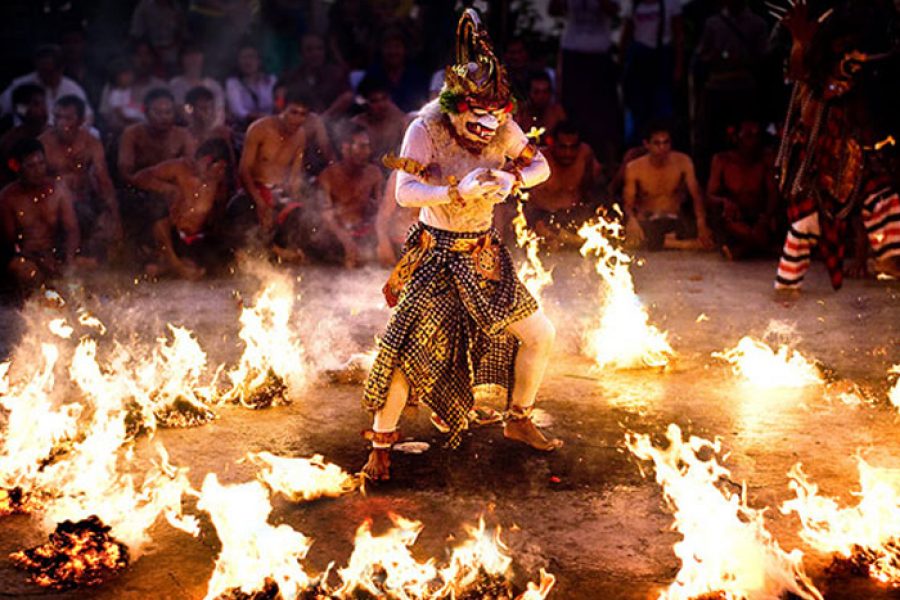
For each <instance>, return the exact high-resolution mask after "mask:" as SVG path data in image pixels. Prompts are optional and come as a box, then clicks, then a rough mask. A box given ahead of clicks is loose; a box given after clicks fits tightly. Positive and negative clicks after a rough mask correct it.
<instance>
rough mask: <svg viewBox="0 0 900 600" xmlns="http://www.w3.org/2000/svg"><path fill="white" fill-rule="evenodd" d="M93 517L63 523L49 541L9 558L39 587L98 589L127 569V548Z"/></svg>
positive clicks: (15, 553)
mask: <svg viewBox="0 0 900 600" xmlns="http://www.w3.org/2000/svg"><path fill="white" fill-rule="evenodd" d="M109 530H110V529H109V527H108V526H107V525H104V524H103V522H102V521H101V520H100V519H99V518H97V517H96V516H91V517H88V518H87V519H83V520H81V521H78V522H73V521H64V522H62V523H60V524H59V525H58V526H57V527H56V531H54V532H53V533H51V534H50V540H49V541H48V542H47V543H45V544H41V545H40V546H36V547H34V548H31V549H28V550H20V551H19V552H14V553H13V554H11V555H10V559H11V560H12V562H13V564H14V565H15V566H16V567H18V568H20V569H23V570H25V571H27V572H28V573H29V577H28V580H29V581H32V582H34V583H36V584H38V585H40V586H42V587H50V588H53V589H56V590H67V589H72V588H76V587H83V586H92V585H99V584H100V583H103V582H104V581H106V580H108V579H110V578H111V577H113V576H115V575H116V574H117V573H118V572H120V571H122V570H123V569H124V568H125V567H127V566H128V548H127V547H126V546H125V544H123V543H121V542H119V541H117V540H116V539H115V538H113V537H112V536H111V535H110V534H109Z"/></svg>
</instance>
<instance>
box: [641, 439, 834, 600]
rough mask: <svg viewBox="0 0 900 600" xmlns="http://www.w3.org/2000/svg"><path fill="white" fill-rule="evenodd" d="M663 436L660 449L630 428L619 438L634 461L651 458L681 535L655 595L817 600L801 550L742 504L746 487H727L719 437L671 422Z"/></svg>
mask: <svg viewBox="0 0 900 600" xmlns="http://www.w3.org/2000/svg"><path fill="white" fill-rule="evenodd" d="M666 438H667V441H668V447H665V448H663V447H658V446H656V445H654V444H653V442H652V440H651V439H650V436H649V435H642V434H634V433H629V434H627V435H626V440H625V441H626V446H627V447H628V449H629V450H630V451H631V453H632V454H634V455H635V456H636V457H637V458H639V459H641V460H651V461H653V465H654V468H655V471H656V481H657V483H659V484H660V486H662V491H663V498H664V499H665V502H666V505H667V506H668V507H669V509H670V510H671V511H672V513H673V516H674V519H675V522H674V524H673V529H674V530H675V531H677V532H678V533H680V534H681V536H682V539H681V541H679V542H677V543H676V544H675V546H674V552H675V555H676V556H677V557H678V559H679V560H680V561H681V568H680V569H679V571H678V574H677V575H676V577H675V581H674V582H673V583H672V584H671V585H670V586H669V587H668V588H667V589H666V590H663V591H662V592H661V593H660V596H659V597H660V599H668V600H688V599H689V598H748V599H753V598H760V599H761V598H778V597H781V596H782V595H783V594H786V593H790V594H794V595H795V596H797V597H799V598H803V599H804V600H821V599H822V595H821V594H820V593H819V591H818V590H817V589H816V588H815V586H814V585H813V583H812V581H810V579H809V578H808V577H807V576H806V574H805V573H804V571H803V554H802V553H801V552H800V551H798V550H793V551H792V552H790V553H788V552H785V551H783V550H782V549H781V547H780V546H779V545H778V543H777V542H776V541H775V540H774V539H773V538H772V535H771V534H770V533H769V531H768V530H767V529H766V526H765V519H764V513H765V510H757V509H754V508H751V507H750V506H748V505H747V499H746V486H742V488H741V493H740V494H737V493H735V492H734V491H732V490H731V489H729V488H728V487H727V486H728V484H729V483H730V481H731V473H730V472H729V471H728V469H726V468H725V467H723V466H722V465H721V464H720V463H719V462H718V461H717V459H716V456H717V455H720V454H721V450H722V448H721V442H720V440H718V439H717V440H715V441H709V440H705V439H702V438H699V437H696V436H691V437H690V438H688V439H687V440H685V439H684V438H683V437H682V433H681V429H680V428H679V427H678V426H677V425H674V424H673V425H669V427H668V429H667V432H666ZM701 457H703V458H701Z"/></svg>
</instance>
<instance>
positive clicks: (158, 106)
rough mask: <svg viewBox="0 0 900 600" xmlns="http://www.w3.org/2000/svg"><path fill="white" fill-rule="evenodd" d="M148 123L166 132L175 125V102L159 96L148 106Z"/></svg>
mask: <svg viewBox="0 0 900 600" xmlns="http://www.w3.org/2000/svg"><path fill="white" fill-rule="evenodd" d="M147 124H148V125H150V127H152V128H153V129H155V130H157V131H160V132H166V131H168V130H170V129H172V127H174V126H175V103H174V102H172V100H171V99H169V98H157V99H156V100H154V101H153V102H151V103H150V105H149V106H147Z"/></svg>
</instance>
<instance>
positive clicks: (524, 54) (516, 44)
mask: <svg viewBox="0 0 900 600" xmlns="http://www.w3.org/2000/svg"><path fill="white" fill-rule="evenodd" d="M503 64H504V65H505V66H506V73H507V75H508V76H509V82H510V83H511V84H512V89H513V92H514V93H515V94H516V96H518V97H525V96H527V95H528V88H529V85H530V83H531V78H532V77H533V76H534V73H535V72H536V71H541V72H543V73H547V76H548V77H549V76H550V74H549V73H548V72H547V71H546V70H544V69H542V68H541V66H540V65H539V64H537V63H536V62H535V61H533V60H532V59H531V53H530V52H529V51H528V44H526V43H525V40H524V39H522V38H520V37H514V38H512V39H511V40H509V42H508V43H507V44H506V52H504V53H503ZM550 88H551V90H552V88H553V81H552V80H551V81H550ZM551 94H552V92H551ZM526 131H527V130H526Z"/></svg>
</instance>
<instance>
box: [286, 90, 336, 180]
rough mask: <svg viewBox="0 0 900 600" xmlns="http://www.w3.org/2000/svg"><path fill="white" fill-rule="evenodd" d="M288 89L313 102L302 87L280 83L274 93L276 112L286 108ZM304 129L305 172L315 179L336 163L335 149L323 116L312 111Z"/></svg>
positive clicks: (304, 123)
mask: <svg viewBox="0 0 900 600" xmlns="http://www.w3.org/2000/svg"><path fill="white" fill-rule="evenodd" d="M288 88H290V89H291V90H292V94H293V95H294V96H300V97H303V98H304V99H305V101H309V102H312V101H313V100H312V99H311V97H310V96H309V95H308V94H307V93H306V92H305V91H304V90H303V88H302V87H301V88H295V87H293V86H287V85H284V83H282V82H280V81H279V82H278V83H276V84H275V92H274V94H275V96H274V102H275V108H276V110H278V109H279V107H283V106H285V97H286V94H287V90H288ZM303 128H304V129H305V130H306V147H305V148H304V149H303V172H304V175H306V176H308V177H315V176H316V175H318V174H319V173H321V172H322V169H324V168H325V167H327V166H328V165H330V164H331V163H333V162H334V148H332V146H331V138H330V137H329V135H328V128H327V127H326V126H325V119H323V118H322V117H321V115H318V114H317V113H314V112H312V111H310V112H309V114H308V115H306V120H305V121H304V122H303Z"/></svg>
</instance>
